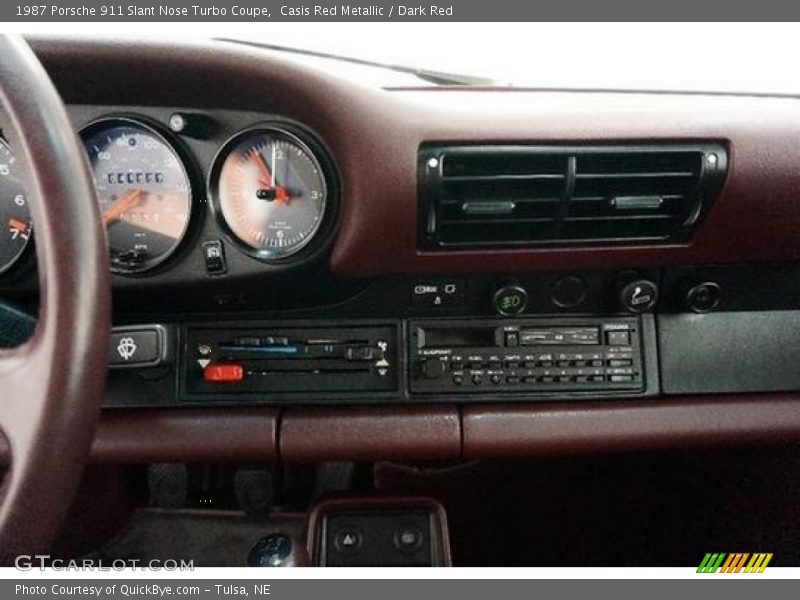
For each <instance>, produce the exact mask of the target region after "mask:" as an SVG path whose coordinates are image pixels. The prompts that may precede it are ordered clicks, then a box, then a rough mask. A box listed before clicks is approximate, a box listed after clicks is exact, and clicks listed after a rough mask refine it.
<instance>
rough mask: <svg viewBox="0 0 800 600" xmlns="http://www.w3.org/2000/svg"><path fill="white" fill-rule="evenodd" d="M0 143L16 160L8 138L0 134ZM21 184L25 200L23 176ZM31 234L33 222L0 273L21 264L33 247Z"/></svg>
mask: <svg viewBox="0 0 800 600" xmlns="http://www.w3.org/2000/svg"><path fill="white" fill-rule="evenodd" d="M0 144H2V145H3V146H5V147H6V148H7V149H8V151H9V152H10V153H11V155H12V156H13V157H14V160H15V161H16V160H17V154H16V152H14V149H13V148H12V147H11V143H10V142H9V141H8V140H6V138H5V137H3V136H2V135H0ZM23 168H24V167H23ZM23 184H26V188H25V197H26V200H27V199H28V195H29V192H28V189H27V182H26V181H24V177H23ZM33 234H34V227H33V224H31V233H30V235H29V236H28V239H27V240H25V244H24V245H23V246H22V250H20V251H19V252H18V253H17V255H16V256H15V257H14V258H12V259H11V260H10V261H9V262H8V263H6V264H5V265H0V275H5V274H6V273H9V272H10V271H11V270H12V269H14V268H15V267H17V266H19V265H21V264H23V262H22V261H23V258H24V257H25V256H27V254H28V252H30V250H31V248H32V247H33Z"/></svg>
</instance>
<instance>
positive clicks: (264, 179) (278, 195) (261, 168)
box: [248, 148, 292, 204]
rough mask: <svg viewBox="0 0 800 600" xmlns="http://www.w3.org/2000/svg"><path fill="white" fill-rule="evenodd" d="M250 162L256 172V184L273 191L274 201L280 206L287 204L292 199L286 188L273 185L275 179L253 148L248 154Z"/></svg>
mask: <svg viewBox="0 0 800 600" xmlns="http://www.w3.org/2000/svg"><path fill="white" fill-rule="evenodd" d="M248 156H249V158H250V162H251V163H253V164H254V165H255V167H256V169H257V170H258V175H259V177H258V183H259V184H261V185H263V186H265V187H266V188H267V189H268V190H274V191H275V201H276V202H279V203H281V204H289V200H291V199H292V197H291V196H290V195H289V192H287V191H286V188H285V187H283V186H281V185H275V178H274V177H273V175H272V173H270V170H269V167H268V166H267V163H266V161H265V160H264V157H263V156H261V153H260V152H259V151H258V150H256V149H255V148H251V149H250V153H249V155H248Z"/></svg>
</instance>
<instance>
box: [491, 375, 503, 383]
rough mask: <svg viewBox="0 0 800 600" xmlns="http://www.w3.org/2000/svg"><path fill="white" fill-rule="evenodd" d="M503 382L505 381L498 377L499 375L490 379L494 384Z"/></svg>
mask: <svg viewBox="0 0 800 600" xmlns="http://www.w3.org/2000/svg"><path fill="white" fill-rule="evenodd" d="M502 380H503V378H502V377H501V376H500V375H497V374H494V375H492V376H491V377H490V381H491V382H492V383H500V382H501V381H502Z"/></svg>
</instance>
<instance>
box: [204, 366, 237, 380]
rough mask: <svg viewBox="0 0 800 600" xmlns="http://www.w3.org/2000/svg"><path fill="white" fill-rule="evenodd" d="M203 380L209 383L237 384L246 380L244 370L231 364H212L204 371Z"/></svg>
mask: <svg viewBox="0 0 800 600" xmlns="http://www.w3.org/2000/svg"><path fill="white" fill-rule="evenodd" d="M203 379H204V380H205V381H207V382H209V383H235V382H237V381H241V380H242V379H244V368H243V367H242V365H237V364H231V363H225V364H222V363H216V364H210V365H208V366H207V367H206V368H205V369H203Z"/></svg>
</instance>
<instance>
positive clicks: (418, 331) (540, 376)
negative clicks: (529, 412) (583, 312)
mask: <svg viewBox="0 0 800 600" xmlns="http://www.w3.org/2000/svg"><path fill="white" fill-rule="evenodd" d="M409 335H410V354H409V358H410V363H411V370H410V391H411V393H412V394H442V393H444V394H456V393H457V394H491V393H495V392H500V393H507V392H524V393H525V394H526V395H529V394H531V393H537V392H542V393H546V394H548V395H561V394H564V393H573V392H575V393H580V392H591V393H596V392H597V391H604V390H615V391H630V392H642V391H644V389H645V383H646V382H645V369H644V366H643V359H642V356H643V351H642V343H641V342H642V335H641V323H640V319H639V318H637V317H631V318H624V317H620V318H606V319H591V318H586V319H567V318H563V319H561V318H554V319H520V320H513V321H504V320H503V321H498V320H488V321H474V320H471V321H455V320H454V321H451V320H436V321H412V322H411V323H410V324H409Z"/></svg>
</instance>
